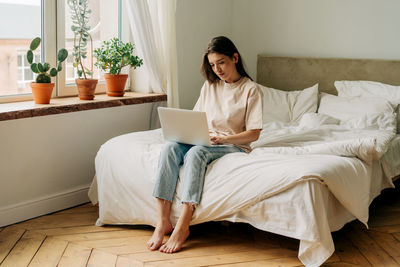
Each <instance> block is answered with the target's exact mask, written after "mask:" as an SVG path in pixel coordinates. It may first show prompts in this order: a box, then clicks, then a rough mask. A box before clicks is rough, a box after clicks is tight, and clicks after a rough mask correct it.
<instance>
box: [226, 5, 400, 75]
mask: <svg viewBox="0 0 400 267" xmlns="http://www.w3.org/2000/svg"><path fill="white" fill-rule="evenodd" d="M399 10H400V1H398V0H385V1H376V0H302V1H299V0H279V1H277V0H246V1H243V0H233V11H232V31H233V32H232V37H233V40H234V41H235V43H236V44H237V46H238V47H240V49H239V50H240V51H241V53H242V56H243V57H244V59H245V62H246V64H247V67H248V70H249V72H250V73H249V74H250V75H251V76H252V77H253V78H254V79H255V78H256V64H257V54H259V53H265V54H269V55H281V56H310V57H340V58H380V59H400V30H399V29H400V28H399V25H400V16H399Z"/></svg>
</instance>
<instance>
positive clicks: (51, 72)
mask: <svg viewBox="0 0 400 267" xmlns="http://www.w3.org/2000/svg"><path fill="white" fill-rule="evenodd" d="M40 42H41V39H40V37H36V38H35V39H33V40H32V42H31V44H30V47H29V50H28V52H27V54H26V59H27V61H28V63H29V64H30V65H31V70H32V71H33V72H34V73H36V74H38V75H37V77H36V82H32V83H31V84H30V85H31V88H32V93H33V99H34V100H35V103H36V104H49V103H50V98H51V93H52V92H53V88H54V83H52V82H51V77H55V76H57V74H58V72H60V71H61V70H62V66H61V63H62V62H63V61H64V60H65V59H66V58H67V57H68V51H67V50H66V49H64V48H61V49H60V50H59V51H58V54H57V61H58V64H57V68H50V64H49V63H47V62H45V63H43V64H42V63H40V62H39V63H33V51H34V50H35V49H36V48H38V46H39V45H40Z"/></svg>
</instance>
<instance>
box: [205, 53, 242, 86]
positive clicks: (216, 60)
mask: <svg viewBox="0 0 400 267" xmlns="http://www.w3.org/2000/svg"><path fill="white" fill-rule="evenodd" d="M237 61H238V54H237V53H234V54H233V57H232V58H230V57H228V56H226V55H224V54H218V53H210V54H208V62H209V63H210V66H211V68H212V70H213V71H214V73H215V74H216V75H217V76H218V77H219V78H220V79H221V80H223V81H225V82H227V83H232V82H236V81H237V80H239V79H240V74H239V73H238V72H237V69H236V63H237Z"/></svg>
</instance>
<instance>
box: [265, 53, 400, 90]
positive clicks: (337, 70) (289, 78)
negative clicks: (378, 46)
mask: <svg viewBox="0 0 400 267" xmlns="http://www.w3.org/2000/svg"><path fill="white" fill-rule="evenodd" d="M337 80H368V81H377V82H383V83H387V84H391V85H400V60H379V59H344V58H306V57H271V56H266V55H258V60H257V82H258V83H259V84H262V85H264V86H267V87H272V88H276V89H280V90H286V91H293V90H301V89H304V88H307V87H310V86H312V85H314V84H316V83H318V84H319V86H318V87H319V91H320V92H327V93H330V94H337V91H336V89H335V87H334V85H333V82H334V81H337Z"/></svg>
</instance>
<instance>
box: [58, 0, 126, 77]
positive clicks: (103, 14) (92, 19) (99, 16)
mask: <svg viewBox="0 0 400 267" xmlns="http://www.w3.org/2000/svg"><path fill="white" fill-rule="evenodd" d="M118 3H119V0H88V6H89V9H90V10H91V13H90V14H89V27H90V30H89V33H90V35H91V37H92V40H93V50H94V49H96V48H98V47H100V46H101V43H102V42H103V41H105V40H109V39H111V38H113V37H118V23H119V14H118ZM72 14H74V11H72V10H71V9H70V6H69V5H68V3H67V1H65V48H66V49H67V50H68V52H69V56H68V60H67V62H66V64H67V73H66V83H67V84H72V83H74V82H75V81H74V79H75V78H77V74H76V68H74V67H73V57H72V52H73V45H74V33H73V32H72V30H71V26H72V25H74V24H73V22H72V19H71V16H72ZM89 39H90V38H89ZM78 41H79V39H77V38H75V43H78ZM86 49H87V58H86V59H84V60H83V63H84V66H85V67H86V68H89V69H91V66H92V61H91V56H92V48H91V43H90V41H88V44H87V46H86ZM94 63H95V58H93V78H94V79H99V80H104V77H103V75H102V73H100V72H99V71H98V69H97V68H96V67H95V66H94ZM87 78H90V76H87Z"/></svg>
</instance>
